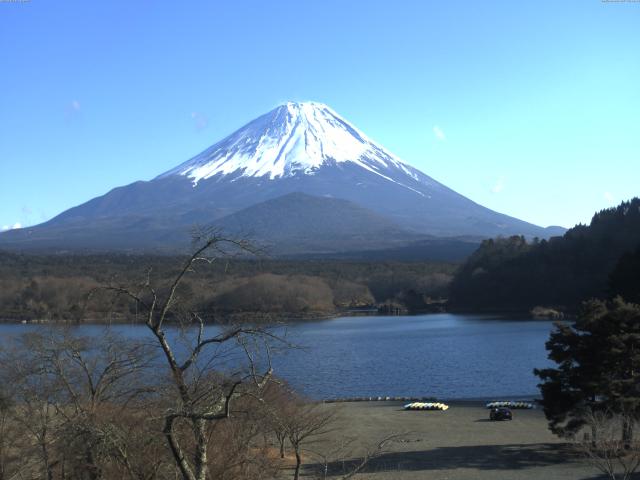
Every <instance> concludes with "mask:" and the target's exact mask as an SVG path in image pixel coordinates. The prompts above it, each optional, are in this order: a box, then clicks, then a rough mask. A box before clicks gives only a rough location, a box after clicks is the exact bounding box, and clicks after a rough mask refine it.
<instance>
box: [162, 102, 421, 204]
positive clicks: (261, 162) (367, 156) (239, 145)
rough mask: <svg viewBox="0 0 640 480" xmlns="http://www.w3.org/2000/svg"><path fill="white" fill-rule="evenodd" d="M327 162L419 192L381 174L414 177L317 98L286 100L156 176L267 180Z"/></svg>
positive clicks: (308, 171) (307, 170)
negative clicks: (347, 165) (234, 176)
mask: <svg viewBox="0 0 640 480" xmlns="http://www.w3.org/2000/svg"><path fill="white" fill-rule="evenodd" d="M331 161H334V162H336V163H343V162H352V163H355V164H356V165H359V166H360V167H362V168H364V169H366V170H368V171H370V172H372V173H374V174H376V175H379V176H381V177H383V178H385V179H387V180H389V181H392V182H394V183H398V184H400V185H402V186H405V187H407V188H410V189H411V190H413V191H415V192H416V193H419V194H420V195H423V193H422V192H419V191H417V190H414V189H413V188H411V187H408V186H406V185H404V184H402V183H400V182H397V181H396V180H394V179H392V178H391V177H389V176H388V175H385V174H384V173H383V172H384V171H385V170H387V169H389V168H391V169H400V170H402V172H404V173H405V174H406V175H408V176H410V177H411V178H412V179H414V180H417V181H420V179H419V176H418V175H417V173H416V172H415V171H414V169H413V168H411V167H409V166H408V165H406V164H405V163H404V162H402V161H401V160H400V159H398V158H397V157H395V156H394V155H392V154H390V153H388V152H386V151H385V150H384V148H382V147H381V146H379V145H377V144H375V143H374V142H373V141H372V140H370V139H369V138H367V136H366V135H365V134H364V133H362V132H361V131H359V130H358V129H357V128H355V127H354V126H353V125H351V124H350V123H349V122H347V121H346V120H344V119H343V118H342V117H340V116H339V115H338V114H337V113H336V112H334V111H333V110H332V109H331V108H329V107H328V106H326V105H324V104H322V103H317V102H303V103H294V102H289V103H287V104H286V105H282V106H280V107H277V108H276V109H275V110H272V111H271V112H269V113H267V114H266V115H263V116H261V117H259V118H257V119H256V120H254V121H253V122H251V123H249V124H247V125H245V126H244V127H242V128H241V129H240V130H238V131H236V132H235V133H233V134H231V135H229V136H228V137H226V138H225V139H223V140H222V141H220V142H218V143H216V144H215V145H213V146H212V147H210V148H209V149H207V150H205V151H204V152H202V153H201V154H200V155H197V156H196V157H194V158H192V159H191V160H189V161H187V162H185V163H183V164H182V165H180V166H178V167H177V168H175V169H173V170H170V171H168V172H166V173H165V174H163V175H161V176H160V177H166V176H170V175H185V176H188V177H189V178H191V179H192V180H193V183H194V185H196V184H197V183H198V182H199V181H200V180H202V179H207V178H210V177H213V176H214V175H218V174H223V175H229V174H231V173H234V172H237V174H238V175H237V176H242V177H263V176H268V178H269V179H272V180H273V179H276V178H281V177H286V176H292V175H294V174H295V173H296V172H303V173H304V174H307V175H313V174H314V172H315V171H316V170H317V169H319V168H320V167H322V166H323V165H325V164H327V163H328V162H331ZM394 167H395V168H394Z"/></svg>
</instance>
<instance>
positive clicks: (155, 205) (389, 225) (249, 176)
mask: <svg viewBox="0 0 640 480" xmlns="http://www.w3.org/2000/svg"><path fill="white" fill-rule="evenodd" d="M194 225H201V226H209V225H215V226H217V227H220V228H222V229H223V230H225V231H227V232H229V233H231V234H248V235H249V236H251V237H252V238H254V240H255V241H256V242H257V243H261V244H263V245H265V246H267V247H269V248H271V249H272V250H274V252H275V253H280V254H292V253H294V254H304V253H331V252H345V251H362V250H377V251H380V250H381V249H382V250H384V249H387V248H398V247H402V248H404V247H406V246H407V245H411V244H424V242H427V243H428V242H429V240H434V241H435V239H437V241H438V242H439V243H441V242H442V240H441V238H440V237H465V238H467V239H468V238H474V239H476V240H477V239H479V238H481V237H493V236H497V235H512V234H518V235H525V236H529V237H533V236H538V237H541V238H546V237H549V236H551V235H555V234H561V233H562V231H563V230H562V229H560V228H559V227H550V228H548V229H545V228H542V227H539V226H536V225H533V224H531V223H527V222H524V221H522V220H518V219H516V218H513V217H509V216H507V215H503V214H501V213H497V212H495V211H492V210H490V209H487V208H485V207H483V206H481V205H479V204H477V203H475V202H473V201H471V200H469V199H468V198H466V197H464V196H462V195H460V194H458V193H456V192H455V191H453V190H451V189H450V188H448V187H446V186H445V185H443V184H441V183H439V182H437V181H435V180H434V179H433V178H431V177H429V176H427V175H426V174H424V173H422V172H421V171H420V170H417V169H416V168H414V167H412V166H410V165H409V164H407V163H405V162H403V161H402V160H400V159H399V158H398V157H396V156H395V155H393V154H392V153H390V152H388V151H387V150H386V149H384V148H383V147H382V146H381V145H379V144H378V143H376V142H374V141H373V140H371V139H369V138H368V137H367V136H366V135H365V134H364V133H362V132H361V131H360V130H358V129H357V128H356V127H355V126H353V125H352V124H350V123H349V122H348V121H347V120H345V119H344V118H342V117H341V116H340V115H338V114H337V113H336V112H334V111H333V110H332V109H331V108H329V107H328V106H326V105H324V104H321V103H316V102H303V103H294V102H289V103H287V104H284V105H281V106H279V107H277V108H275V109H274V110H272V111H270V112H268V113H266V114H264V115H262V116H260V117H258V118H256V119H255V120H253V121H252V122H250V123H248V124H247V125H245V126H244V127H242V128H240V129H239V130H237V131H236V132H234V133H232V134H231V135H229V136H228V137H226V138H224V139H222V140H221V141H219V142H218V143H216V144H214V145H213V146H211V147H210V148H208V149H206V150H205V151H203V152H202V153H200V154H198V155H196V156H195V157H193V158H191V159H190V160H188V161H186V162H184V163H182V164H180V165H178V166H177V167H175V168H173V169H171V170H169V171H167V172H165V173H163V174H161V175H159V176H157V177H155V178H154V179H153V180H150V181H138V182H135V183H132V184H130V185H126V186H123V187H118V188H115V189H113V190H111V191H110V192H108V193H107V194H105V195H102V196H100V197H96V198H94V199H92V200H90V201H88V202H86V203H84V204H82V205H79V206H77V207H74V208H71V209H69V210H67V211H65V212H63V213H61V214H59V215H58V216H56V217H55V218H53V219H52V220H50V221H48V222H46V223H43V224H40V225H37V226H34V227H29V228H24V229H20V230H12V231H9V232H5V233H3V234H1V235H0V248H10V249H20V250H34V249H35V250H52V249H53V250H81V251H100V250H128V251H172V250H176V249H181V248H184V247H185V246H186V245H188V244H189V240H190V236H189V231H190V230H191V229H192V228H193V226H194Z"/></svg>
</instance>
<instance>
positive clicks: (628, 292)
mask: <svg viewBox="0 0 640 480" xmlns="http://www.w3.org/2000/svg"><path fill="white" fill-rule="evenodd" d="M634 252H635V253H634ZM639 258H640V199H638V198H634V199H633V200H631V201H628V202H623V203H622V204H620V205H619V206H617V207H615V208H610V209H607V210H603V211H601V212H598V213H596V214H595V215H594V216H593V219H592V221H591V224H590V225H588V226H585V225H578V226H576V227H574V228H572V229H571V230H569V231H567V233H566V234H565V235H564V236H563V237H553V238H551V239H550V240H548V241H547V240H537V239H534V240H533V241H527V240H525V238H524V237H518V236H515V237H509V238H498V239H495V240H486V241H484V242H483V243H482V245H481V246H480V248H478V250H477V251H476V252H475V253H474V254H473V255H472V256H471V257H470V258H469V259H468V260H467V262H466V263H465V264H464V265H463V266H462V267H461V269H460V270H459V271H458V273H457V274H456V276H455V278H454V280H453V282H452V284H451V288H450V303H451V304H453V305H455V306H456V307H458V308H470V309H484V310H530V309H532V308H533V307H535V306H537V305H544V306H550V307H556V308H560V309H566V310H577V308H578V307H579V305H580V303H581V302H582V301H583V300H585V299H589V298H613V297H614V296H616V295H618V294H620V295H622V296H623V297H625V298H627V299H629V300H635V301H638V295H639V294H638V292H639V290H638V285H639V283H640V281H639V278H640V269H639V268H638V262H639Z"/></svg>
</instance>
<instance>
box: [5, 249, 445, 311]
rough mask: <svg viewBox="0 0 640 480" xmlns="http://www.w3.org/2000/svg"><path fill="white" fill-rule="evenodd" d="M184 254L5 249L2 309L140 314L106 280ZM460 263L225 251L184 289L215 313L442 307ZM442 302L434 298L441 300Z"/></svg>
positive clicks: (169, 264) (174, 266)
mask: <svg viewBox="0 0 640 480" xmlns="http://www.w3.org/2000/svg"><path fill="white" fill-rule="evenodd" d="M184 260H185V258H183V257H177V256H175V257H173V256H148V255H123V254H103V255H68V254H67V255H26V254H25V255H21V254H13V253H6V252H0V319H1V320H4V321H21V320H27V321H36V320H37V321H72V322H81V321H89V322H104V321H114V320H115V321H133V320H135V319H136V308H135V304H134V303H131V302H128V301H127V300H126V299H124V298H121V297H118V296H117V295H114V294H113V293H110V292H108V291H105V290H102V289H101V288H100V287H105V286H124V287H127V288H135V287H136V286H141V285H142V284H143V283H144V282H145V281H146V280H147V278H148V277H149V278H150V280H151V281H152V282H153V283H154V284H156V285H161V287H160V288H168V282H169V280H170V279H171V278H173V277H174V276H175V275H176V273H177V272H178V271H179V269H180V267H181V266H182V264H183V262H184ZM455 269H456V265H454V264H449V263H431V262H384V261H376V262H368V261H338V260H335V261H334V260H286V261H285V260H274V259H265V258H259V257H258V258H255V259H250V260H249V259H227V260H225V259H220V262H219V263H217V262H214V263H212V264H206V263H202V264H198V265H197V266H196V273H197V275H190V276H189V277H188V278H186V279H185V281H184V282H183V283H182V285H181V287H180V289H179V292H178V293H179V295H180V301H181V303H182V304H183V306H184V308H186V309H192V310H195V311H199V312H201V314H203V315H204V316H205V317H206V318H207V319H208V320H210V321H218V322H223V323H224V322H231V321H237V320H245V319H247V320H260V319H261V317H266V318H265V320H269V318H271V316H273V315H278V316H279V317H289V318H315V317H323V316H329V315H334V314H338V313H340V312H345V311H348V310H358V309H377V308H381V309H382V311H394V312H405V313H406V312H419V311H428V310H432V309H433V308H437V305H439V303H438V302H439V301H440V299H441V298H442V297H444V296H445V295H446V291H447V286H448V285H449V283H450V281H451V279H452V278H453V274H454V271H455ZM434 305H435V306H434Z"/></svg>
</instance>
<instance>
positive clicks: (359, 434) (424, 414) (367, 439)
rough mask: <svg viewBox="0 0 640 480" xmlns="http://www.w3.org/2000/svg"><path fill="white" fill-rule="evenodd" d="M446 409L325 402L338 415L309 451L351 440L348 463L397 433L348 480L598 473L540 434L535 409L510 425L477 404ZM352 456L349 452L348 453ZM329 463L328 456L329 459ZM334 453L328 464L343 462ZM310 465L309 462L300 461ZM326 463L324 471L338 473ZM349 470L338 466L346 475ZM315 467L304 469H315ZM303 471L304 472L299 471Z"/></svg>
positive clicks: (513, 478)
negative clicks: (332, 427)
mask: <svg viewBox="0 0 640 480" xmlns="http://www.w3.org/2000/svg"><path fill="white" fill-rule="evenodd" d="M446 403H447V404H448V405H450V408H449V410H447V411H405V410H403V408H402V407H403V402H393V401H389V402H385V401H382V402H380V401H378V402H353V403H350V402H346V403H338V404H327V405H324V406H323V408H327V409H334V410H335V411H336V412H337V416H338V420H337V421H338V425H337V427H338V428H336V431H335V432H333V433H331V434H330V436H329V438H328V439H327V440H326V441H324V442H322V443H321V444H320V445H318V446H317V447H316V448H318V449H321V450H324V451H325V452H329V451H330V450H331V449H334V450H335V449H336V446H337V445H340V444H341V443H343V442H344V439H345V437H352V438H354V439H355V440H354V443H353V445H358V447H353V446H352V447H351V450H350V453H351V454H352V455H351V457H353V456H355V457H356V459H355V460H354V462H357V457H358V455H362V452H363V451H364V450H365V449H366V448H367V447H371V446H375V445H376V444H377V443H378V442H379V441H380V440H381V439H383V438H385V437H386V436H388V435H389V434H394V433H398V434H400V433H402V434H404V435H402V437H401V438H400V439H399V440H398V441H393V442H391V443H390V444H389V445H388V446H387V447H386V448H385V452H384V453H383V454H382V455H380V456H379V457H377V458H375V460H373V461H371V462H370V463H369V464H368V465H367V467H365V469H364V470H363V471H362V472H361V473H360V474H358V475H357V476H356V478H371V479H377V480H387V479H388V480H390V479H439V480H445V479H446V480H477V479H480V480H483V479H487V480H503V479H504V480H520V479H522V480H528V479H531V480H533V479H545V480H554V479H559V480H560V479H567V480H568V479H572V480H574V479H594V478H599V477H598V472H597V471H595V470H594V469H593V468H592V467H591V466H589V465H588V464H586V463H585V462H584V461H583V460H582V459H581V458H580V457H579V456H576V455H575V454H574V453H573V452H572V451H571V448H570V447H569V446H568V445H567V444H566V443H565V442H564V441H563V440H561V439H559V438H558V437H556V436H554V435H552V434H551V432H549V430H548V429H547V423H546V420H545V418H544V414H543V413H542V411H541V410H539V409H534V410H513V420H512V421H504V422H491V421H489V419H488V418H489V412H488V410H487V409H486V408H485V404H484V402H464V401H457V402H446ZM354 452H357V453H354ZM329 456H330V457H331V455H329ZM339 457H340V453H338V454H335V453H334V456H333V458H334V460H344V459H345V457H347V458H348V457H349V456H348V455H346V456H343V457H342V459H340V458H339ZM308 461H309V462H312V460H311V459H308ZM343 465H344V462H342V461H334V462H333V463H332V464H330V465H329V467H330V468H329V472H330V473H333V474H336V475H337V474H338V473H339V472H340V471H344V467H343ZM350 465H355V463H352V464H349V463H347V464H346V468H347V469H348V468H349V467H350ZM322 467H323V465H321V464H320V463H319V462H317V463H315V464H313V463H311V465H310V468H316V469H317V468H322ZM307 471H308V472H309V471H310V470H307Z"/></svg>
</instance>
